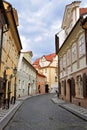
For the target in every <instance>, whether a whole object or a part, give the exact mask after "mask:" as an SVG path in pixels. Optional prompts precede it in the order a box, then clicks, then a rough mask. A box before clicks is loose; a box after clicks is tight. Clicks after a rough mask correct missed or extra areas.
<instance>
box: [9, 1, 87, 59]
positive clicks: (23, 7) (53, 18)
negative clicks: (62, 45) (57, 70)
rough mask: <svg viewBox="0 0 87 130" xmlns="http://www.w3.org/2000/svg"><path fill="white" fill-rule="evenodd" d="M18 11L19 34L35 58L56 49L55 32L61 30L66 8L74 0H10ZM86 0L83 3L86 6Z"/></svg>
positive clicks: (25, 47) (25, 46)
mask: <svg viewBox="0 0 87 130" xmlns="http://www.w3.org/2000/svg"><path fill="white" fill-rule="evenodd" d="M8 1H9V2H10V3H11V4H12V6H13V7H14V8H16V9H17V11H18V16H19V27H18V30H19V34H20V38H21V41H22V46H23V49H24V50H32V52H33V56H34V58H33V59H35V58H38V57H40V56H41V55H44V54H50V53H53V52H54V51H55V41H54V40H55V34H56V33H57V32H58V31H59V30H60V28H61V23H62V18H63V15H64V9H65V6H66V5H67V4H70V3H71V2H72V1H73V0H26V1H25V3H24V0H18V1H17V0H8ZM86 3H87V2H86V0H84V2H83V1H82V3H81V5H82V6H84V7H85V5H87V4H86Z"/></svg>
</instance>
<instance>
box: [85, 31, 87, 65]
mask: <svg viewBox="0 0 87 130" xmlns="http://www.w3.org/2000/svg"><path fill="white" fill-rule="evenodd" d="M85 51H86V65H87V29H85Z"/></svg>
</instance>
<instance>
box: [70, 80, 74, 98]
mask: <svg viewBox="0 0 87 130" xmlns="http://www.w3.org/2000/svg"><path fill="white" fill-rule="evenodd" d="M71 88H72V89H71V90H72V96H74V97H75V80H74V78H71Z"/></svg>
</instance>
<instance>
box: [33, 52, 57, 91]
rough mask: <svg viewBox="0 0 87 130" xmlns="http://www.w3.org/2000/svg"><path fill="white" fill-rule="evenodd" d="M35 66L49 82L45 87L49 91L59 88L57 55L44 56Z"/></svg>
mask: <svg viewBox="0 0 87 130" xmlns="http://www.w3.org/2000/svg"><path fill="white" fill-rule="evenodd" d="M33 65H34V67H35V68H37V69H38V70H39V71H40V72H41V73H42V74H43V75H45V76H46V78H47V82H46V86H45V87H46V88H48V89H49V91H51V90H52V89H53V88H54V87H55V88H58V77H57V75H58V74H57V73H58V71H57V66H58V58H57V56H56V54H55V53H52V54H49V55H44V56H42V57H41V58H39V59H37V60H36V61H35V62H34V63H33ZM46 88H45V89H46ZM47 91H48V90H47Z"/></svg>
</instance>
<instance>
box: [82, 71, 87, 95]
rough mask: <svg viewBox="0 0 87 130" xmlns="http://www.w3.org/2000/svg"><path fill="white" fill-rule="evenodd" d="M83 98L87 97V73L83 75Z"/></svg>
mask: <svg viewBox="0 0 87 130" xmlns="http://www.w3.org/2000/svg"><path fill="white" fill-rule="evenodd" d="M83 96H84V97H87V77H86V73H84V74H83Z"/></svg>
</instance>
